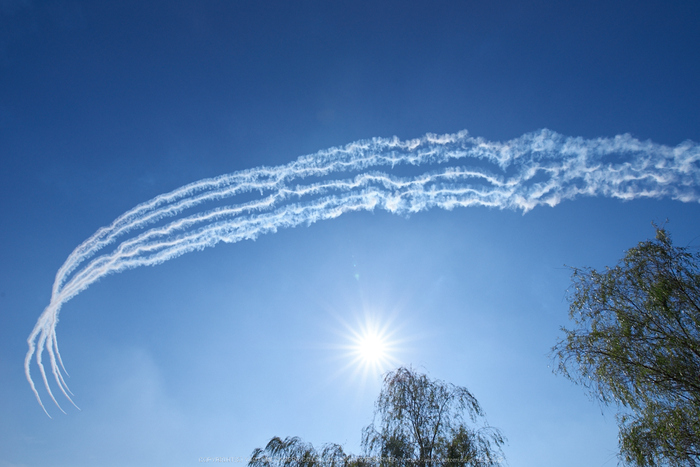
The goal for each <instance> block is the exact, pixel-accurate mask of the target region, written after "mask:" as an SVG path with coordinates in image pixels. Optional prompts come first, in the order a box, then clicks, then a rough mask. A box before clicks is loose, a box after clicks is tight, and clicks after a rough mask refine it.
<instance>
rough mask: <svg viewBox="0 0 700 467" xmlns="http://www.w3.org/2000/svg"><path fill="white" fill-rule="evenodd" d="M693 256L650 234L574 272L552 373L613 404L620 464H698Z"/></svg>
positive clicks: (699, 394) (699, 385)
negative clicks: (612, 259)
mask: <svg viewBox="0 0 700 467" xmlns="http://www.w3.org/2000/svg"><path fill="white" fill-rule="evenodd" d="M699 259H700V255H698V253H692V252H690V251H689V250H688V249H687V248H681V247H675V246H673V244H672V242H671V239H670V237H669V235H668V234H667V232H666V231H665V230H664V229H661V228H656V239H655V240H648V241H644V242H641V243H639V244H638V245H637V246H636V247H634V248H632V249H630V250H629V251H628V252H627V253H626V255H625V257H624V258H623V259H622V260H621V261H620V263H618V265H617V266H615V267H614V268H612V269H609V268H608V269H606V271H605V272H598V271H596V270H593V269H578V268H574V269H573V277H572V281H573V285H574V289H573V292H572V294H571V296H570V297H569V301H570V316H571V318H572V319H573V320H574V322H575V323H576V328H575V329H573V330H567V329H564V328H562V330H563V331H564V333H565V337H564V338H562V339H561V340H560V341H559V342H558V343H557V345H556V346H555V347H554V348H553V349H552V350H553V353H554V356H555V360H556V361H557V363H558V364H557V368H556V370H555V371H558V372H560V373H562V374H564V375H565V376H566V377H568V378H569V379H571V380H572V381H574V382H576V383H579V384H581V385H582V386H584V387H585V388H586V389H587V390H588V391H589V392H590V393H591V394H592V395H593V396H594V397H595V398H597V399H599V400H600V401H602V403H604V404H609V403H614V404H616V405H617V406H618V407H619V409H620V412H619V413H618V416H617V420H618V425H619V442H620V454H621V457H622V459H623V460H624V461H626V462H627V463H629V464H633V465H638V466H657V465H670V466H697V465H699V464H700V269H699V268H698V264H699V261H698V260H699Z"/></svg>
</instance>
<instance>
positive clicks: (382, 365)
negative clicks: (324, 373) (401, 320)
mask: <svg viewBox="0 0 700 467" xmlns="http://www.w3.org/2000/svg"><path fill="white" fill-rule="evenodd" d="M387 327H388V326H386V325H385V326H380V325H379V324H378V323H377V322H376V321H373V320H371V319H367V318H366V321H365V322H364V324H361V325H360V326H359V327H358V328H356V329H353V330H351V331H350V332H351V334H352V335H351V341H352V344H351V345H350V349H349V350H350V352H351V354H352V361H353V362H354V364H355V365H357V366H358V369H361V371H363V372H365V373H367V372H369V373H383V372H384V371H387V370H388V369H389V368H390V367H391V366H392V365H394V364H395V363H396V362H395V360H396V357H395V356H394V354H395V353H396V348H395V344H396V342H395V341H394V340H392V338H391V334H390V333H389V332H388V329H387Z"/></svg>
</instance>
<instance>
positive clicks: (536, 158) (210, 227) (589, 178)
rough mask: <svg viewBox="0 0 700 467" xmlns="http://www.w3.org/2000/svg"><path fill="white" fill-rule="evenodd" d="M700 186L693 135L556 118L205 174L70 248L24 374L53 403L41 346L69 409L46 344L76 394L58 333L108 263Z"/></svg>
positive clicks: (382, 141) (122, 265) (366, 143)
mask: <svg viewBox="0 0 700 467" xmlns="http://www.w3.org/2000/svg"><path fill="white" fill-rule="evenodd" d="M699 186H700V147H699V146H698V144H697V143H694V142H692V141H686V142H684V143H682V144H680V145H678V146H676V147H669V146H664V145H660V144H656V143H653V142H651V141H640V140H638V139H635V138H633V137H631V136H630V135H627V134H625V135H618V136H615V137H613V138H598V139H584V138H572V137H565V136H562V135H560V134H558V133H555V132H553V131H550V130H546V129H544V130H540V131H538V132H534V133H529V134H526V135H523V136H521V137H519V138H516V139H513V140H511V141H506V142H491V141H487V140H484V139H483V138H476V137H472V136H469V134H468V132H466V131H462V132H460V133H457V134H451V135H434V134H428V135H426V136H424V137H422V138H419V139H413V140H407V141H401V140H399V139H398V138H389V139H386V138H374V139H371V140H362V141H357V142H354V143H351V144H348V145H347V146H345V147H341V148H331V149H326V150H323V151H319V152H318V153H316V154H312V155H308V156H303V157H300V158H299V159H297V160H295V161H294V162H291V163H289V164H285V165H281V166H277V167H258V168H254V169H249V170H244V171H241V172H236V173H232V174H229V175H222V176H220V177H216V178H211V179H206V180H200V181H198V182H194V183H191V184H189V185H185V186H183V187H181V188H178V189H177V190H174V191H172V192H170V193H166V194H163V195H159V196H157V197H155V198H153V199H152V200H150V201H147V202H145V203H143V204H140V205H138V206H136V207H135V208H133V209H131V210H130V211H127V212H126V213H124V214H122V215H121V216H119V217H118V218H117V219H116V220H115V221H114V222H112V223H111V224H110V225H109V226H106V227H102V228H101V229H99V230H98V231H97V232H95V234H93V235H92V236H91V237H90V238H88V239H87V240H85V241H84V242H83V243H82V244H80V245H79V246H78V247H77V248H76V249H75V250H74V251H73V252H72V253H71V254H70V256H68V259H66V261H65V263H64V264H63V265H62V266H61V268H60V269H59V270H58V272H57V273H56V279H55V281H54V285H53V289H52V294H51V301H50V302H49V305H48V306H47V307H46V309H45V310H44V312H43V313H42V314H41V316H40V317H39V319H38V321H37V323H36V325H35V326H34V329H33V330H32V332H31V334H30V335H29V338H28V339H27V343H28V344H29V350H28V352H27V355H26V357H25V360H24V369H25V374H26V376H27V380H28V381H29V385H30V386H31V388H32V391H33V392H34V395H35V396H36V398H37V401H38V402H39V404H40V405H41V407H42V409H44V412H46V414H47V415H49V414H48V412H47V411H46V408H45V407H44V405H43V403H42V401H41V397H40V396H39V392H38V391H37V388H36V386H35V385H34V381H33V379H32V377H31V374H30V364H31V361H32V357H33V356H35V355H36V363H37V365H38V367H39V372H40V373H41V377H42V380H43V382H44V386H45V387H46V390H47V392H48V394H49V396H50V397H51V399H52V400H53V401H54V403H55V404H56V405H57V406H58V407H59V409H60V410H61V411H63V409H61V407H60V405H59V404H58V401H57V400H56V398H55V397H54V395H53V393H52V391H51V387H50V385H49V378H48V377H47V374H46V370H45V368H44V365H43V362H42V356H43V354H44V351H46V353H47V354H48V358H49V362H50V366H51V372H52V373H53V377H54V379H55V381H56V384H57V385H58V387H59V389H60V390H61V392H62V393H63V395H64V396H65V397H66V398H67V399H68V400H69V401H70V402H71V403H73V401H72V399H71V397H70V394H72V393H71V392H70V390H69V389H68V386H67V385H66V382H65V380H64V378H63V373H65V367H64V365H63V361H62V360H61V354H60V352H59V350H58V342H57V340H56V325H57V324H58V314H59V311H60V310H61V307H62V306H63V305H64V304H65V303H66V302H67V301H68V300H70V299H71V298H73V297H75V296H76V295H78V294H79V293H80V292H82V291H83V290H85V289H87V288H88V287H89V286H90V285H92V284H93V283H95V282H96V281H98V280H100V279H101V278H103V277H105V276H107V275H109V274H114V273H118V272H121V271H124V270H126V269H131V268H135V267H139V266H153V265H156V264H160V263H162V262H165V261H168V260H170V259H173V258H176V257H178V256H180V255H183V254H185V253H188V252H191V251H194V250H201V249H204V248H207V247H211V246H214V245H216V244H217V243H219V242H227V243H235V242H239V241H241V240H249V239H255V238H256V237H258V236H259V235H261V234H265V233H271V232H276V231H277V230H278V229H280V228H284V227H294V226H297V225H300V224H307V225H308V224H311V223H313V222H317V221H320V220H325V219H332V218H335V217H338V216H340V215H341V214H343V213H346V212H350V211H372V210H374V209H383V210H386V211H389V212H391V213H395V214H400V215H408V214H411V213H415V212H419V211H423V210H426V209H430V208H433V207H439V208H442V209H448V210H451V209H453V208H455V207H467V206H488V207H495V208H499V209H513V210H521V211H523V212H527V211H529V210H530V209H533V208H535V207H536V206H540V205H548V206H555V205H557V204H559V203H560V202H561V201H563V200H567V199H574V198H576V197H577V196H582V195H583V196H607V197H611V198H619V199H624V200H631V199H637V198H664V197H668V198H671V199H675V200H679V201H684V202H698V201H699V200H700V196H699V192H698V187H699ZM73 405H75V404H74V403H73ZM76 407H77V406H76Z"/></svg>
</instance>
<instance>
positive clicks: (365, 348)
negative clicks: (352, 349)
mask: <svg viewBox="0 0 700 467" xmlns="http://www.w3.org/2000/svg"><path fill="white" fill-rule="evenodd" d="M386 347H387V346H386V342H385V341H384V339H382V337H381V336H379V335H377V334H376V333H366V334H365V335H364V336H362V337H361V338H360V341H359V342H358V348H357V350H358V352H359V353H360V357H361V358H362V360H364V361H365V362H366V363H369V364H373V365H375V364H378V363H381V361H382V360H384V359H386V357H387V348H386Z"/></svg>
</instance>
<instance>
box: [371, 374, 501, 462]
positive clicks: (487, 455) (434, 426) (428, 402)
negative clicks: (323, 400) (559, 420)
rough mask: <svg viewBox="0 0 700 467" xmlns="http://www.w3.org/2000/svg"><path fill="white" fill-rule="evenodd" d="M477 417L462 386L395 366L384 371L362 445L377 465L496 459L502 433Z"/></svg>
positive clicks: (476, 406)
mask: <svg viewBox="0 0 700 467" xmlns="http://www.w3.org/2000/svg"><path fill="white" fill-rule="evenodd" d="M483 419H484V412H483V410H482V409H481V406H480V405H479V403H478V402H477V400H476V398H475V397H474V396H473V395H472V394H471V393H470V392H469V391H468V390H467V388H464V387H460V386H455V385H454V384H450V383H445V382H443V381H439V380H431V379H429V378H428V377H427V376H426V375H424V374H420V373H417V372H416V371H414V370H413V369H411V368H399V369H397V370H395V371H393V372H390V373H388V374H387V375H385V377H384V386H383V388H382V391H381V393H380V394H379V398H378V399H377V402H376V403H375V412H374V421H373V423H372V424H371V425H369V426H368V427H366V428H365V429H364V431H363V433H362V446H363V449H364V451H365V456H367V457H368V458H373V459H377V460H378V462H377V464H378V465H382V466H384V465H386V466H397V467H399V466H408V465H410V466H418V467H437V466H474V467H477V466H478V467H482V466H483V467H485V466H496V465H500V463H501V461H502V460H503V455H502V452H501V446H502V445H503V443H504V437H503V435H502V434H501V433H500V431H499V430H497V429H495V428H493V427H490V426H489V425H488V424H486V423H485V422H483ZM477 422H482V424H481V425H479V424H478V423H477Z"/></svg>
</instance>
